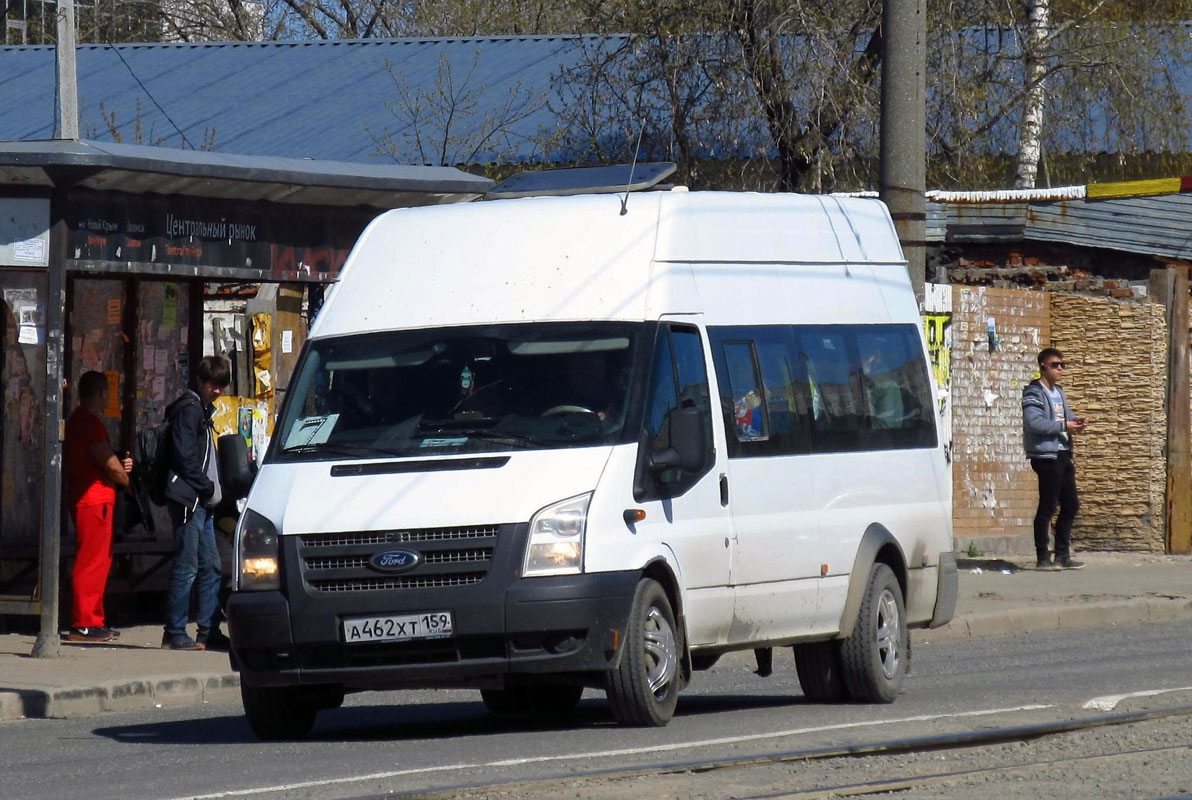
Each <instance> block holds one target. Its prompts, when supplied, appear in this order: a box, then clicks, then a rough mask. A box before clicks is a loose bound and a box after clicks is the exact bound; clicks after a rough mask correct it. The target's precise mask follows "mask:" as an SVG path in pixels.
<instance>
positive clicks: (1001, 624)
mask: <svg viewBox="0 0 1192 800" xmlns="http://www.w3.org/2000/svg"><path fill="white" fill-rule="evenodd" d="M1190 614H1192V600H1189V599H1187V598H1171V597H1145V598H1135V599H1130V600H1105V601H1101V602H1096V603H1080V604H1074V605H1071V606H1044V607H1041V608H1019V609H1011V610H1007V611H989V612H974V613H971V614H965V615H963V616H961V617H957V618H955V619H953V620H952V621H951V622H949V623H948V624H947V625H945V626H943V627H942V628H936V629H934V630H929V631H921V632H916V637H922V638H923V639H924V640H925V641H927V642H932V641H936V642H942V641H949V640H953V639H966V638H977V637H986V636H1009V635H1012V634H1016V633H1046V632H1047V631H1056V630H1065V629H1066V630H1074V629H1078V628H1096V627H1101V626H1105V625H1125V624H1129V623H1137V622H1142V623H1145V622H1164V621H1167V620H1172V619H1178V618H1180V617H1185V616H1188V615H1190Z"/></svg>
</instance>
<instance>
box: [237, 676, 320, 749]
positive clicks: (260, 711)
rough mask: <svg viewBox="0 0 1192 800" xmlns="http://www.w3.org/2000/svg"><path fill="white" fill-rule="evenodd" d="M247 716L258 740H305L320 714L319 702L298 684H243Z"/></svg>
mask: <svg viewBox="0 0 1192 800" xmlns="http://www.w3.org/2000/svg"><path fill="white" fill-rule="evenodd" d="M240 700H241V702H243V703H244V716H245V717H247V718H248V725H249V727H251V728H252V732H253V733H255V734H256V735H257V738H258V739H263V740H265V741H278V740H286V739H305V738H306V737H307V736H308V735H309V734H310V729H311V728H313V727H314V724H315V717H316V716H317V715H318V713H319V709H318V706H317V704H315V703H313V702H311V698H310V697H308V696H307V693H306V692H305V691H304V690H303V689H302V687H298V686H245V685H244V684H243V683H242V684H240Z"/></svg>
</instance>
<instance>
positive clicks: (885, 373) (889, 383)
mask: <svg viewBox="0 0 1192 800" xmlns="http://www.w3.org/2000/svg"><path fill="white" fill-rule="evenodd" d="M862 367H863V369H864V373H865V402H866V404H867V405H868V407H869V419H870V427H871V428H873V429H874V430H889V429H895V428H901V427H902V424H903V420H904V419H905V418H906V407H905V404H904V403H903V390H902V387H901V386H900V385H899V383H898V380H897V379H896V378H895V377H894V371H893V369H892V368H891V366H890V365H889V364H887V363H886V360H885V358H884V357H883V355H882V351H881V350H880V349H875V350H873V351H872V352H870V353H869V354H868V355H867V356H866V357H865V361H864V363H863V365H862Z"/></svg>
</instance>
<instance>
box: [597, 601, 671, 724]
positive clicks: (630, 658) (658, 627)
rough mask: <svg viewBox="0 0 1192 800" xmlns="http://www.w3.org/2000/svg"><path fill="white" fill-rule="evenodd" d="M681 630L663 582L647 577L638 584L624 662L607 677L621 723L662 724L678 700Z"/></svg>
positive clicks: (617, 716)
mask: <svg viewBox="0 0 1192 800" xmlns="http://www.w3.org/2000/svg"><path fill="white" fill-rule="evenodd" d="M682 652H683V640H682V633H681V632H680V631H679V628H678V626H677V625H676V624H675V614H674V611H673V610H672V609H671V604H670V600H669V599H668V598H667V596H666V592H665V591H664V590H663V588H662V586H661V585H659V583H658V582H657V581H655V580H651V579H649V578H646V579H644V580H642V581H641V582H640V583H639V584H638V585H637V591H636V593H635V594H634V597H633V606H632V608H631V609H630V612H629V624H628V626H627V627H626V629H625V644H624V650H623V652H622V653H621V659H620V664H619V665H618V666H617V667H616V669H613V670H610V671H609V673H608V676H607V692H608V700H609V704H610V705H611V706H612V711H613V716H614V717H615V718H616V720H617V722H619V723H621V724H622V725H638V726H653V727H661V726H663V725H665V724H666V723H668V722H670V719H671V717H673V716H674V715H675V704H676V703H677V702H678V699H679V679H680V675H679V661H680V658H681V656H682Z"/></svg>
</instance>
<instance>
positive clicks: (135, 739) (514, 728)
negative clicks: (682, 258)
mask: <svg viewBox="0 0 1192 800" xmlns="http://www.w3.org/2000/svg"><path fill="white" fill-rule="evenodd" d="M806 704H807V701H806V700H804V699H803V698H802V697H797V696H790V697H786V696H775V695H739V694H725V695H718V694H703V695H693V696H681V697H680V698H679V706H678V709H677V710H676V713H675V716H676V718H683V717H695V716H700V715H705V714H721V713H726V712H733V711H749V710H752V709H759V708H776V707H781V706H800V705H806ZM605 727H607V728H616V727H617V725H616V722H615V721H614V720H613V718H612V715H611V714H610V713H609V708H608V703H607V702H606V701H605V699H604V698H603V697H600V696H597V697H592V698H590V699H586V700H584V701H583V702H581V703H580V705H579V707H578V708H576V710H575V711H574V712H572V713H570V714H567V715H564V716H556V715H548V714H525V715H505V716H496V715H493V714H490V713H489V712H488V711H487V710H486V709H485V707H484V705H483V704H482V703H480V702H479V701H478V700H477V701H476V702H448V703H417V704H409V705H383V706H348V707H345V708H338V709H333V710H330V711H323V712H321V713H320V714H319V718H318V721H317V722H316V723H315V728H314V731H313V732H312V733H311V736H310V737H309V738H308V739H307V740H306V741H308V742H348V741H352V742H368V741H414V740H417V741H427V740H434V739H454V738H457V737H460V736H494V735H497V736H499V735H502V734H508V733H531V732H538V731H569V730H578V729H585V728H586V729H592V728H605ZM93 733H94V734H95V735H97V736H103V737H106V738H109V739H112V740H114V741H117V742H124V743H129V744H166V745H187V744H241V743H245V742H256V741H257V740H256V737H255V736H254V735H253V733H252V731H251V730H250V729H249V727H248V722H247V721H246V720H245V719H244V717H242V716H240V715H234V716H219V717H201V718H197V719H184V720H171V721H163V722H149V723H143V724H138V725H114V726H109V727H99V728H95V729H94V731H93ZM296 744H300V743H289V745H287V744H286V743H278V745H277V746H279V747H280V746H291V747H292V746H295V745H296Z"/></svg>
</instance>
